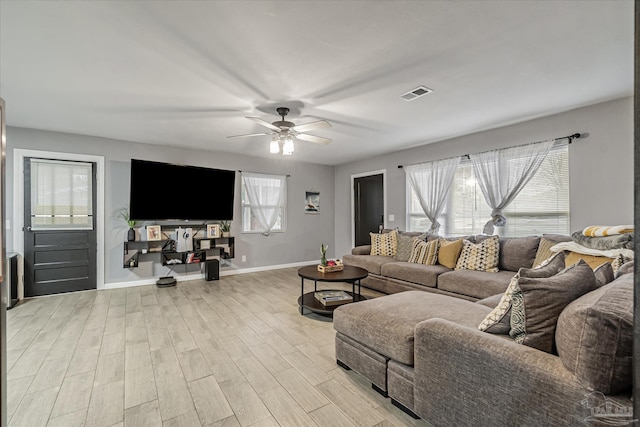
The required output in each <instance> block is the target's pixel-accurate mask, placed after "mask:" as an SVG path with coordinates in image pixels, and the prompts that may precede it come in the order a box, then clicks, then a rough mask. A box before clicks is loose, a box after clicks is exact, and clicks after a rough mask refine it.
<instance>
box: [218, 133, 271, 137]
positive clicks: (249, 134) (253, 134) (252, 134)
mask: <svg viewBox="0 0 640 427" xmlns="http://www.w3.org/2000/svg"><path fill="white" fill-rule="evenodd" d="M260 135H271V134H270V133H247V134H245V135H231V136H228V137H227V138H240V137H243V136H260Z"/></svg>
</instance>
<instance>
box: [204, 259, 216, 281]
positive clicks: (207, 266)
mask: <svg viewBox="0 0 640 427" xmlns="http://www.w3.org/2000/svg"><path fill="white" fill-rule="evenodd" d="M204 278H205V279H206V280H207V281H208V282H209V281H211V280H219V279H220V261H218V260H217V259H212V260H209V261H205V262H204Z"/></svg>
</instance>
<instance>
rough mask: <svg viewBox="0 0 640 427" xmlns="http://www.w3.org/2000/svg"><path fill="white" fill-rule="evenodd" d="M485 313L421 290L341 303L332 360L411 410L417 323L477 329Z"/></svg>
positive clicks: (466, 303)
mask: <svg viewBox="0 0 640 427" xmlns="http://www.w3.org/2000/svg"><path fill="white" fill-rule="evenodd" d="M490 311H491V308H489V307H486V306H483V305H480V304H475V303H472V302H470V301H465V300H462V299H459V298H455V297H450V296H446V295H440V294H434V293H430V292H422V291H408V292H401V293H398V294H393V295H387V296H384V297H380V298H376V299H372V300H367V301H362V302H358V303H354V304H346V305H343V306H342V307H339V308H337V309H336V310H335V312H334V313H333V327H334V329H335V330H336V331H337V333H336V359H337V362H338V365H340V366H342V367H343V368H345V369H353V370H354V371H356V372H358V373H359V374H361V375H363V376H364V377H365V378H367V379H369V380H370V381H371V383H372V386H373V388H374V389H376V390H378V391H379V392H380V393H382V394H383V395H385V396H386V395H387V394H388V395H389V396H390V397H391V398H392V399H394V400H395V401H396V402H400V403H401V404H402V405H403V406H406V407H407V408H408V409H412V406H413V391H412V388H413V361H414V348H413V342H414V330H415V327H416V325H417V324H418V323H420V322H422V321H423V320H427V319H433V318H441V319H446V320H450V321H453V322H456V323H459V324H462V325H467V326H473V327H476V326H477V325H479V324H480V322H481V321H482V320H483V319H484V318H485V316H486V315H487V314H488V313H489V312H490ZM435 345H437V343H435ZM389 371H391V373H390V372H389Z"/></svg>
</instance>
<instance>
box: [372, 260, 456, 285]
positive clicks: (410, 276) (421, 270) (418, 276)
mask: <svg viewBox="0 0 640 427" xmlns="http://www.w3.org/2000/svg"><path fill="white" fill-rule="evenodd" d="M447 271H451V269H450V268H447V267H445V266H443V265H426V264H414V263H409V262H390V263H387V264H384V265H383V266H382V268H381V273H382V275H383V276H386V277H390V278H392V279H398V280H404V281H407V282H411V283H418V284H420V285H424V286H428V287H430V288H435V287H436V283H437V280H438V276H439V275H440V274H442V273H446V272H447Z"/></svg>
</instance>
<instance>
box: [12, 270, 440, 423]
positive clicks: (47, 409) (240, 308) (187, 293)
mask: <svg viewBox="0 0 640 427" xmlns="http://www.w3.org/2000/svg"><path fill="white" fill-rule="evenodd" d="M307 286H309V287H310V286H311V285H310V284H307ZM340 286H341V285H338V287H340ZM332 287H333V285H332ZM349 288H350V287H347V285H344V289H349ZM309 290H311V289H307V291H309ZM299 292H300V279H299V278H298V275H297V269H295V268H291V269H281V270H272V271H267V272H260V273H250V274H239V275H234V276H225V277H223V278H221V279H220V280H219V281H213V282H205V281H202V280H194V281H190V282H181V283H179V284H178V285H177V286H176V287H173V288H158V287H156V286H141V287H135V288H126V289H115V290H106V291H89V292H77V293H72V294H64V295H58V296H52V297H44V298H35V299H30V300H26V301H24V302H22V303H21V304H19V305H18V306H17V307H15V308H14V309H12V310H9V311H8V312H7V317H8V325H7V341H8V342H7V347H8V351H7V356H8V363H7V364H8V366H7V372H8V374H7V384H8V419H9V420H10V421H9V425H10V426H28V427H37V426H65V427H73V426H90V427H94V426H95V427H103V426H104V427H109V426H134V427H141V426H164V427H169V426H171V427H180V426H185V427H198V426H278V425H280V426H316V425H317V426H398V427H399V426H427V425H428V424H427V423H425V422H424V421H422V420H414V419H412V418H410V417H409V416H407V415H406V414H404V413H403V412H402V411H400V410H399V409H397V408H395V407H394V406H392V405H391V402H390V401H389V399H385V398H383V397H382V396H380V395H379V394H378V393H376V392H375V391H373V390H372V389H371V385H370V383H368V382H367V381H366V380H364V379H363V378H362V377H360V376H358V375H357V374H355V373H354V372H353V371H345V370H343V369H342V368H340V367H338V366H337V365H336V363H335V353H334V337H335V332H334V330H333V327H332V323H331V322H330V321H328V320H327V319H326V318H323V317H321V316H317V315H313V314H312V315H305V316H301V315H300V314H299V312H298V305H297V298H298V296H299ZM363 293H364V294H366V295H368V296H370V297H373V296H378V295H377V294H375V293H374V292H372V291H369V292H367V291H364V290H363Z"/></svg>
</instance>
